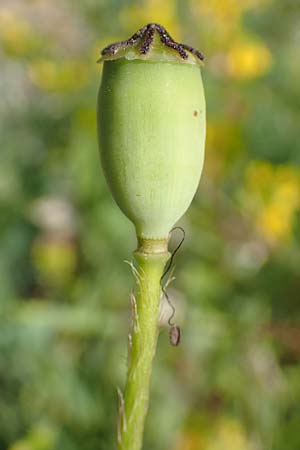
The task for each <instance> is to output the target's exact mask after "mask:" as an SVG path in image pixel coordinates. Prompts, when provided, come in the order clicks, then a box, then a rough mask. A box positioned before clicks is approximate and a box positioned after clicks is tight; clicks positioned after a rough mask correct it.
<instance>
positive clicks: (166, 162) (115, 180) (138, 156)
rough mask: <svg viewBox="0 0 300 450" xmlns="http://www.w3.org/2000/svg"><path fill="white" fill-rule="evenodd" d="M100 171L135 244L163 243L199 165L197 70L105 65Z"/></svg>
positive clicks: (137, 62) (201, 113)
mask: <svg viewBox="0 0 300 450" xmlns="http://www.w3.org/2000/svg"><path fill="white" fill-rule="evenodd" d="M98 132H99V133H98V134H99V144H100V152H101V161H102V166H103V171H104V174H105V176H106V179H107V182H108V184H109V186H110V189H111V192H112V194H113V196H114V198H115V200H116V202H117V204H118V205H119V207H120V208H121V210H122V211H123V212H124V214H126V216H127V217H128V218H129V219H130V220H131V221H132V222H133V224H134V225H135V227H136V232H137V236H138V237H140V238H145V239H165V238H167V236H168V234H169V232H170V230H171V228H172V227H173V226H174V224H175V223H176V222H177V220H178V219H180V217H181V216H182V215H183V214H184V213H185V211H186V210H187V208H188V206H189V205H190V203H191V201H192V199H193V197H194V195H195V192H196V190H197V187H198V183H199V179H200V175H201V171H202V167H203V159H204V143H205V99H204V92H203V85H202V80H201V73H200V68H199V66H198V65H196V64H186V63H182V62H167V61H151V60H142V59H133V60H128V59H126V58H124V57H121V58H119V59H115V60H105V61H104V67H103V74H102V81H101V86H100V90H99V97H98Z"/></svg>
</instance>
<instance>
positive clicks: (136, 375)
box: [118, 241, 170, 450]
mask: <svg viewBox="0 0 300 450" xmlns="http://www.w3.org/2000/svg"><path fill="white" fill-rule="evenodd" d="M144 244H145V245H142V246H140V248H139V249H138V250H137V251H136V252H135V253H134V256H135V259H136V261H137V264H138V266H137V270H136V271H135V269H134V271H135V277H136V295H135V296H134V295H133V296H132V314H133V326H132V332H131V336H130V339H129V350H128V351H129V366H128V373H127V382H126V388H125V394H124V397H123V396H122V394H121V393H119V396H120V399H119V400H120V411H119V423H118V449H119V450H141V448H142V441H143V431H144V423H145V418H146V414H147V410H148V404H149V392H150V382H151V372H152V361H153V357H154V355H155V351H156V343H157V337H158V314H159V302H160V294H161V287H160V279H161V276H162V273H163V270H164V266H165V264H166V262H167V260H168V258H169V256H170V255H169V253H168V251H167V248H166V243H164V246H163V249H162V248H161V250H163V251H157V250H159V249H157V248H152V246H151V245H150V248H149V241H148V243H144ZM149 251H150V253H147V252H149ZM155 251H156V253H155Z"/></svg>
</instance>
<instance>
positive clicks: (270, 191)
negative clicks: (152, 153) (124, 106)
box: [0, 0, 300, 450]
mask: <svg viewBox="0 0 300 450" xmlns="http://www.w3.org/2000/svg"><path fill="white" fill-rule="evenodd" d="M150 21H157V22H161V23H162V24H163V25H165V26H166V28H167V29H168V30H169V31H170V33H171V34H174V36H175V37H176V38H177V39H178V40H182V41H184V42H186V43H190V44H192V45H194V46H195V47H198V48H200V49H201V51H203V52H204V53H205V55H206V59H207V62H206V66H205V68H204V69H203V76H204V84H205V89H206V97H207V109H208V111H207V114H208V137H207V147H206V163H205V170H204V173H203V177H202V181H201V185H200V188H199V191H198V193H197V195H196V197H195V199H194V202H193V204H192V206H191V208H190V210H189V211H188V213H187V214H186V216H185V217H184V218H183V219H182V221H181V222H180V225H181V226H183V227H184V228H185V230H186V233H187V239H186V241H185V244H184V246H183V247H182V250H181V252H180V253H179V254H178V257H177V259H176V271H175V274H176V281H175V282H173V285H172V287H171V288H170V293H171V294H172V295H173V298H174V301H175V302H176V305H177V311H178V322H180V324H181V326H182V328H183V340H182V345H181V347H179V348H176V349H174V348H171V347H170V346H169V344H168V337H167V330H166V329H162V333H161V336H160V339H159V347H158V353H157V358H156V362H155V368H154V375H153V395H152V401H151V410H150V414H149V418H148V421H147V431H146V441H145V446H144V449H145V450H150V449H156V450H167V449H175V450H179V449H180V450H227V449H230V450H269V449H272V450H283V449H284V450H299V448H300V433H299V420H300V376H299V364H300V362H299V349H300V325H299V315H300V310H299V300H300V250H299V240H300V233H299V225H300V220H299V209H300V200H299V191H300V189H299V185H300V181H299V174H300V170H299V162H300V147H299V123H300V90H299V73H300V58H299V47H300V45H299V44H300V42H299V41H300V34H299V21H300V4H299V1H297V0H287V1H286V0H285V1H284V0H262V1H256V0H252V1H251V0H245V1H243V2H241V1H238V0H223V1H222V2H218V1H217V0H212V1H211V2H205V1H201V0H188V1H184V2H183V1H182V2H181V1H179V0H177V1H175V0H174V1H173V0H165V1H164V2H159V1H158V0H145V1H143V2H142V1H125V0H123V1H122V0H113V1H105V0H83V1H79V0H63V1H58V0H54V1H50V0H26V1H22V0H14V1H9V0H2V2H1V7H0V41H1V47H0V57H1V71H0V91H1V102H0V117H1V120H0V136H1V164H0V230H1V253H0V268H1V269H0V286H1V289H0V302H1V303H0V304H1V307H0V308H1V309H0V312H1V315H0V322H1V326H0V449H1V450H2V449H3V450H4V449H5V450H6V449H8V450H54V449H64V450H96V449H97V450H100V449H103V450H104V449H105V450H106V449H113V448H114V446H115V440H116V412H117V394H116V386H120V387H122V386H123V383H124V380H125V373H126V346H127V342H126V336H127V333H128V327H129V294H130V290H131V288H132V285H133V280H132V276H131V273H130V269H129V267H128V266H127V265H126V264H124V263H123V261H124V260H128V259H131V258H132V256H131V253H132V251H133V250H134V248H135V245H136V242H135V239H134V230H133V227H132V226H131V225H130V224H129V222H128V221H127V220H126V219H125V218H124V217H123V216H122V214H121V213H120V211H119V210H118V209H117V207H116V205H115V204H114V202H113V201H112V198H111V196H110V194H109V192H108V189H107V187H106V184H105V181H104V179H103V175H102V172H101V170H100V164H99V157H98V149H97V140H96V128H95V103H96V94H97V89H98V85H99V81H100V76H101V67H100V66H99V65H96V63H95V61H96V60H97V58H98V55H99V51H100V50H101V48H102V47H104V46H105V45H107V44H108V43H110V42H112V41H114V40H119V39H124V38H126V37H127V36H129V35H130V34H132V33H133V32H134V31H136V29H137V28H139V27H140V26H142V25H144V24H145V23H147V22H150ZM137 126H138V124H137ZM162 195H163V194H162ZM174 239H175V240H176V236H174ZM172 245H175V243H174V242H173V244H172Z"/></svg>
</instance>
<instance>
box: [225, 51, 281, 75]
mask: <svg viewBox="0 0 300 450" xmlns="http://www.w3.org/2000/svg"><path fill="white" fill-rule="evenodd" d="M227 63H228V72H229V74H230V75H231V76H232V77H233V78H235V79H239V80H247V79H252V78H256V77H259V76H261V75H264V74H265V73H266V72H267V71H268V70H269V69H270V67H271V64H272V55H271V53H270V51H269V50H268V49H267V47H266V46H265V45H264V44H262V43H257V42H256V43H255V42H248V43H238V44H236V45H235V46H234V47H232V48H231V49H230V51H229V53H228V56H227Z"/></svg>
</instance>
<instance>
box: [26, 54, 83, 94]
mask: <svg viewBox="0 0 300 450" xmlns="http://www.w3.org/2000/svg"><path fill="white" fill-rule="evenodd" d="M28 73H29V78H30V79H31V81H32V83H33V84H35V85H36V86H38V87H39V88H40V89H44V90H46V91H59V92H61V91H64V92H70V91H71V92H72V91H77V90H79V89H81V88H82V87H84V86H85V85H86V84H87V83H88V81H89V71H88V67H87V65H86V64H85V63H83V62H81V61H63V62H56V61H50V60H47V59H38V60H35V61H33V62H32V63H31V64H30V65H29V68H28Z"/></svg>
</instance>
